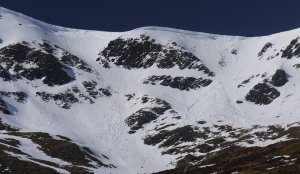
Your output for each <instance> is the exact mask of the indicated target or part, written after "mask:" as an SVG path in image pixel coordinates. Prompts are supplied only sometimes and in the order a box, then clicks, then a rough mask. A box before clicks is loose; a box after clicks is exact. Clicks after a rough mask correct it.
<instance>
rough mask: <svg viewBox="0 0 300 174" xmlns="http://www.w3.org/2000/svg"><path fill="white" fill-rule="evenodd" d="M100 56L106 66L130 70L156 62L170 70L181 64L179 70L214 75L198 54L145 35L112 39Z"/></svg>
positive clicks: (152, 64)
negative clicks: (164, 43) (157, 41)
mask: <svg viewBox="0 0 300 174" xmlns="http://www.w3.org/2000/svg"><path fill="white" fill-rule="evenodd" d="M99 55H100V57H99V58H98V59H97V61H99V62H100V64H102V65H103V66H104V67H106V68H109V67H110V63H113V64H115V65H117V66H122V67H124V68H127V69H132V68H145V69H146V68H149V67H152V66H154V65H155V66H157V67H158V68H161V69H170V68H173V67H175V66H178V67H179V69H194V70H197V71H203V72H204V73H205V74H208V75H209V76H214V73H213V72H211V71H210V70H209V69H208V68H207V67H205V66H204V65H203V64H202V63H201V62H200V60H199V59H198V58H197V57H196V56H195V55H193V54H192V53H190V52H188V51H186V50H184V49H183V48H181V47H179V46H178V45H177V44H176V43H175V42H173V43H172V44H171V45H161V44H158V43H156V42H155V40H154V39H151V38H150V37H149V36H145V35H141V36H140V38H136V39H133V38H130V39H123V38H118V39H115V40H113V41H111V42H109V44H108V45H107V47H106V48H105V49H103V50H102V51H101V52H100V54H99Z"/></svg>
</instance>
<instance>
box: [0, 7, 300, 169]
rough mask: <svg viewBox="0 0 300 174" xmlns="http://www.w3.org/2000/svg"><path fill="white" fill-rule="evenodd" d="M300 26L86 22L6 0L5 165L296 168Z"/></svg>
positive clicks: (0, 29) (2, 45) (1, 29)
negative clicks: (42, 15) (257, 29)
mask: <svg viewBox="0 0 300 174" xmlns="http://www.w3.org/2000/svg"><path fill="white" fill-rule="evenodd" d="M299 36H300V30H299V29H297V30H293V31H288V32H284V33H279V34H274V35H270V36H265V37H253V38H247V37H237V36H221V35H214V34H206V33H197V32H190V31H183V30H176V29H169V28H160V27H145V28H139V29H135V30H132V31H128V32H119V33H114V32H99V31H85V30H76V29H68V28H63V27H58V26H53V25H49V24H46V23H43V22H40V21H37V20H34V19H32V18H30V17H27V16H24V15H22V14H19V13H15V12H12V11H10V10H7V9H4V8H1V9H0V60H1V63H0V84H1V85H0V116H1V120H2V124H1V125H0V128H1V130H2V131H1V134H0V140H1V143H0V145H1V146H0V150H1V151H0V163H1V167H0V170H1V171H2V172H4V173H5V172H7V173H18V172H20V171H31V172H33V171H34V172H36V173H41V172H43V173H88V172H90V173H154V172H159V171H164V170H169V169H173V168H175V167H177V169H176V170H177V171H178V172H183V171H191V172H192V171H194V172H200V173H201V172H202V173H208V172H225V173H226V172H236V171H244V172H250V171H251V170H253V171H257V172H258V173H259V172H261V173H263V171H265V170H267V169H268V171H270V172H272V171H273V172H276V171H280V170H283V169H284V168H286V167H287V166H293V167H291V171H297V170H298V168H297V164H299V160H298V159H299V153H298V151H299V148H300V147H299V146H298V140H299V136H298V132H299V124H298V122H299V120H300V117H299V112H300V110H299V99H300V93H299V91H298V90H297V87H298V86H299V83H300V81H299V78H300V76H299V73H298V71H299V70H298V68H299V67H300V64H299V60H298V57H299V56H300V51H299V50H300V41H299V38H298V37H299ZM287 144H288V147H286V145H287ZM231 149H233V150H231ZM253 149H254V150H253ZM274 149H275V150H274ZM232 151H234V153H231V152H232ZM254 151H255V153H253V152H254ZM274 151H275V152H274ZM253 156H261V157H262V159H261V161H260V163H258V162H257V161H255V160H254V157H253ZM224 157H226V158H224ZM273 158H274V159H276V160H272V159H273ZM228 160H231V161H232V163H230V164H228V165H226V164H224V163H225V161H228ZM268 160H271V161H272V162H270V163H267V162H266V163H265V164H264V162H265V161H268ZM4 161H5V162H4ZM7 161H8V162H7ZM29 164H30V165H29ZM279 164H280V165H279ZM27 166H30V167H27ZM249 166H254V167H256V168H253V169H252V168H251V167H250V169H249ZM280 167H283V169H280ZM245 170H247V171H245ZM249 170H250V171H249ZM171 172H174V171H173V170H172V171H171Z"/></svg>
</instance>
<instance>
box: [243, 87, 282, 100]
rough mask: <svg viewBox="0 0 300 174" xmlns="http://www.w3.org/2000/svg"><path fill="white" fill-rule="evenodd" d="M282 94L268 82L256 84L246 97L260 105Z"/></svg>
mask: <svg viewBox="0 0 300 174" xmlns="http://www.w3.org/2000/svg"><path fill="white" fill-rule="evenodd" d="M279 96H280V92H279V91H277V90H276V89H275V88H273V87H271V86H270V85H268V84H266V83H259V84H257V85H255V86H254V87H253V88H252V89H251V90H250V91H249V93H248V94H247V95H246V97H245V99H246V100H247V101H250V102H253V103H255V104H259V105H267V104H270V103H271V102H272V101H273V100H274V99H276V98H277V97H279Z"/></svg>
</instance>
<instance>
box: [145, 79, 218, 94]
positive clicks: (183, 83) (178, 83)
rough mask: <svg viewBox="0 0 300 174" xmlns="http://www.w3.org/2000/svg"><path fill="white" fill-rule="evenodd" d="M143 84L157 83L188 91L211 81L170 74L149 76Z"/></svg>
mask: <svg viewBox="0 0 300 174" xmlns="http://www.w3.org/2000/svg"><path fill="white" fill-rule="evenodd" d="M143 83H144V84H149V83H150V84H151V85H156V84H157V83H159V84H160V85H162V86H170V87H171V88H177V89H179V90H186V91H189V90H190V89H193V90H196V89H198V88H201V87H206V86H208V85H210V84H211V83H212V80H210V79H203V78H194V77H171V76H166V75H162V76H155V75H153V76H150V77H149V78H148V79H146V80H145V81H144V82H143Z"/></svg>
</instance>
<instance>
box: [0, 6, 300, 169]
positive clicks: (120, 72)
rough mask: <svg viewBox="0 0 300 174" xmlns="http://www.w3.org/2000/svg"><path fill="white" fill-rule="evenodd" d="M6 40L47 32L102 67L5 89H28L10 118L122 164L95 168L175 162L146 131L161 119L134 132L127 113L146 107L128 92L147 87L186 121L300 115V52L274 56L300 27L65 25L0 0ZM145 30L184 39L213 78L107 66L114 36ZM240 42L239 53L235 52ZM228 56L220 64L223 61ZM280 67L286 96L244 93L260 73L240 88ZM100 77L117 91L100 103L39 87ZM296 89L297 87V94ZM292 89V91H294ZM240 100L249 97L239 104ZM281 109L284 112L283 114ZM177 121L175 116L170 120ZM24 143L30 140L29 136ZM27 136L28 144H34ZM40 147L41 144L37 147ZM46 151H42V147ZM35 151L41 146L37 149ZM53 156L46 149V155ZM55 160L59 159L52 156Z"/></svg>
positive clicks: (278, 120) (35, 38) (36, 38)
mask: <svg viewBox="0 0 300 174" xmlns="http://www.w3.org/2000/svg"><path fill="white" fill-rule="evenodd" d="M0 15H1V16H2V18H1V19H0V39H1V40H3V42H2V43H0V48H3V47H5V46H7V45H9V44H13V43H18V42H22V41H27V42H30V43H31V42H36V43H39V42H41V41H42V40H47V41H49V42H51V43H53V44H56V45H58V46H60V47H61V48H63V49H65V50H67V51H69V52H70V53H72V54H74V55H76V56H78V57H79V58H81V59H82V60H84V61H85V62H87V63H88V64H89V65H90V66H91V67H92V69H93V70H94V71H95V72H94V73H92V74H89V73H86V72H82V71H79V70H74V71H75V73H76V80H75V81H72V82H71V83H70V84H66V85H62V86H55V87H48V86H46V85H44V84H42V83H41V82H39V81H35V82H32V83H34V84H35V85H37V86H38V87H37V88H33V87H32V85H31V83H29V84H27V83H26V82H27V81H25V80H23V81H16V82H13V83H12V82H4V81H1V80H0V90H1V91H23V92H25V93H26V94H28V99H27V101H26V102H25V103H24V104H20V103H18V102H15V101H14V100H10V99H7V100H6V101H8V102H9V103H10V104H11V105H13V106H14V107H15V108H16V109H14V113H13V115H12V116H6V115H4V114H2V113H0V116H1V117H2V120H3V121H4V122H6V123H8V124H11V125H13V126H16V127H20V128H22V131H32V132H34V131H39V132H48V133H50V134H53V135H63V136H66V137H69V138H71V139H72V141H74V142H76V143H78V144H82V145H84V146H87V147H89V148H90V149H91V150H92V151H93V152H94V153H95V154H99V156H100V155H101V154H105V155H106V156H108V157H109V160H106V159H101V160H102V162H104V163H111V164H114V165H115V166H116V167H117V168H116V169H110V168H99V169H95V173H113V174H121V173H122V174H126V173H128V174H132V173H151V172H157V171H162V170H166V169H170V168H173V167H174V164H173V163H172V162H174V161H175V159H176V158H177V157H178V156H176V155H161V149H158V147H157V146H147V145H145V144H144V143H143V138H144V136H145V135H146V133H147V132H149V131H151V129H152V128H153V127H151V125H149V126H148V127H146V128H144V129H142V130H139V131H137V133H135V134H132V135H130V134H128V131H129V127H128V126H127V125H126V124H125V122H124V120H125V119H126V118H127V117H128V116H129V115H131V114H132V113H134V112H135V111H137V110H138V109H140V108H141V107H142V106H141V104H139V103H138V102H136V104H134V103H133V102H128V101H127V98H126V97H125V96H124V95H125V94H133V93H135V94H136V97H135V100H136V98H138V97H142V96H143V95H145V94H147V95H148V96H150V97H157V98H160V99H163V100H165V101H167V102H168V103H170V104H171V106H172V108H173V109H174V110H176V111H177V112H178V113H180V115H181V116H182V119H181V120H178V121H177V122H176V124H177V126H180V125H195V124H196V121H199V120H205V121H207V123H208V124H214V123H216V122H217V121H219V120H222V121H223V123H224V124H229V125H233V126H236V127H251V126H252V125H272V124H281V125H286V124H290V123H294V122H297V121H299V120H300V109H299V108H300V107H299V105H300V102H299V100H300V92H299V90H298V87H299V84H300V75H299V72H297V71H298V70H297V69H296V68H294V67H293V65H294V64H295V63H297V62H298V59H290V60H287V59H282V58H279V57H277V58H274V59H271V60H267V58H268V57H269V56H271V55H273V53H274V50H275V49H276V50H277V51H280V49H282V48H285V47H286V46H287V45H288V44H289V43H290V41H291V40H292V39H294V38H296V37H298V36H299V35H300V29H296V30H292V31H288V32H283V33H278V34H273V35H269V36H264V37H239V36H222V35H215V34H206V33H200V32H191V31H184V30H177V29H170V28H161V27H144V28H138V29H135V30H132V31H128V32H102V31H88V30H77V29H69V28H63V27H58V26H54V25H50V24H46V23H44V22H41V21H38V20H35V19H32V18H30V17H27V16H25V15H22V14H19V13H16V12H13V11H10V10H7V9H5V8H2V7H1V8H0ZM141 34H145V35H148V36H150V37H151V38H154V39H155V40H156V42H157V43H161V44H167V43H169V42H170V41H171V42H176V43H177V44H179V45H180V46H182V47H184V48H185V49H186V50H188V51H190V52H192V53H193V54H195V55H196V56H197V57H198V58H199V59H200V60H201V61H202V62H203V63H204V64H205V66H207V67H208V68H209V69H210V70H212V71H213V72H215V74H216V76H215V77H212V78H211V79H212V80H213V83H212V84H211V85H209V86H208V87H205V88H200V89H198V90H190V91H180V90H178V89H173V88H170V87H165V86H160V85H156V86H152V85H144V84H142V82H143V79H145V78H147V77H148V76H149V75H164V74H165V75H174V76H192V77H206V75H205V74H203V72H200V71H195V70H179V68H172V69H159V68H157V67H151V68H149V69H131V70H128V69H124V68H121V67H112V68H110V69H105V68H103V67H102V66H101V65H99V64H98V63H97V62H96V59H97V57H99V56H98V54H99V52H100V51H101V49H103V48H104V47H105V46H107V44H108V43H109V42H110V41H111V40H113V39H116V38H118V37H120V36H121V37H123V38H131V37H133V38H136V37H139V36H140V35H141ZM267 42H271V43H273V44H274V45H273V47H272V48H271V49H269V50H268V51H267V52H266V53H265V54H264V56H263V57H258V56H257V54H258V52H259V51H260V50H261V49H262V47H263V46H264V45H265V44H266V43H267ZM234 49H236V50H237V54H236V55H234V54H232V53H231V51H232V50H234ZM220 61H223V62H225V65H224V66H220V64H219V62H220ZM277 69H284V70H285V71H286V72H287V73H288V74H289V75H290V78H289V82H288V83H287V84H286V85H285V86H283V87H280V88H277V89H278V90H279V91H280V93H281V94H280V97H278V98H277V99H275V100H274V101H273V102H272V103H271V104H269V105H255V104H254V103H250V102H247V101H245V100H244V97H245V95H246V94H247V93H248V91H249V90H250V89H251V88H252V87H253V86H254V85H256V84H257V83H258V82H262V78H260V77H255V78H253V79H252V80H251V81H250V82H249V83H248V84H247V85H245V87H242V88H237V86H238V85H239V84H241V82H242V81H243V80H246V79H248V78H249V77H251V76H252V75H257V74H263V73H267V77H270V76H271V75H273V74H274V73H275V71H276V70H277ZM85 80H94V81H97V83H98V84H101V85H102V86H106V87H110V88H111V89H112V97H110V98H100V99H98V100H95V104H92V105H91V104H88V103H76V104H73V105H72V107H71V109H69V110H65V109H62V108H59V107H58V106H57V105H55V104H51V103H50V104H49V103H46V102H44V101H42V100H41V99H40V98H38V97H36V95H35V93H36V92H37V91H47V92H54V93H55V92H63V91H66V90H67V89H69V88H70V87H71V86H74V85H76V86H82V84H81V83H82V81H85ZM289 94H290V95H289ZM288 95H289V96H290V97H286V96H288ZM237 100H242V101H244V103H243V104H236V101H237ZM277 116H279V117H277ZM170 122H171V120H170ZM22 142H23V143H24V144H23V145H24V148H25V149H27V150H28V148H29V146H28V143H29V142H26V141H25V140H22ZM26 143H27V144H26ZM33 148H35V147H33ZM38 153H40V152H35V154H36V155H39V154H38ZM33 155H34V154H33ZM45 158H46V157H45ZM52 160H53V159H52Z"/></svg>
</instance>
